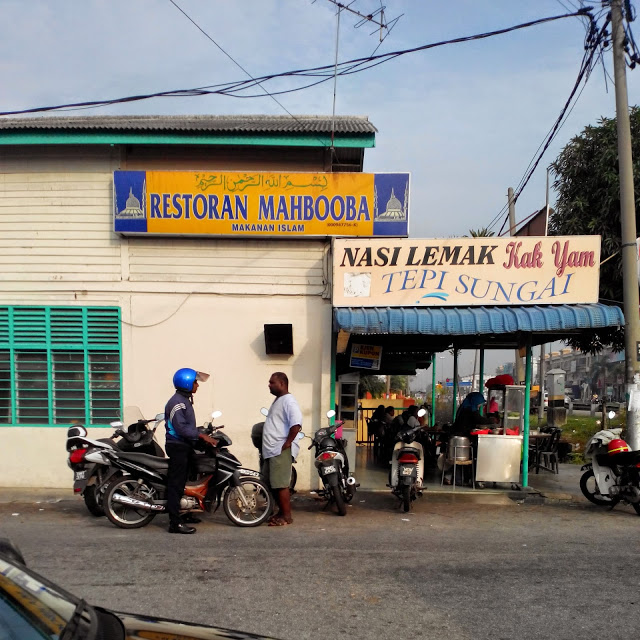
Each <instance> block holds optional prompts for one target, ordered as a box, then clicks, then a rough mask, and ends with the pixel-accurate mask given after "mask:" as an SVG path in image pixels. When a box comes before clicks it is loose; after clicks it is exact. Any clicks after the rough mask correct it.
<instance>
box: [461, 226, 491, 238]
mask: <svg viewBox="0 0 640 640" xmlns="http://www.w3.org/2000/svg"><path fill="white" fill-rule="evenodd" d="M469 235H470V236H471V237H472V238H491V237H493V236H495V235H496V234H495V233H494V232H493V231H489V229H487V227H482V229H469ZM464 237H465V238H466V237H467V236H464Z"/></svg>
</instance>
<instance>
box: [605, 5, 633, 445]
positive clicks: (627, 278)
mask: <svg viewBox="0 0 640 640" xmlns="http://www.w3.org/2000/svg"><path fill="white" fill-rule="evenodd" d="M622 2H623V0H611V27H612V39H613V71H614V80H615V86H616V123H617V128H618V166H619V171H620V223H621V227H622V234H621V239H622V247H621V249H622V284H623V291H624V320H625V327H624V347H625V365H626V367H625V371H626V377H625V378H626V379H625V382H626V395H627V434H626V436H627V441H628V442H629V446H630V447H631V449H633V450H637V449H640V411H639V410H638V405H639V404H640V403H638V382H640V362H638V355H639V354H640V314H639V301H638V254H637V248H636V207H635V196H634V192H633V159H632V157H631V126H630V123H629V98H628V96H627V76H626V61H625V53H624V46H625V34H624V26H623V22H622Z"/></svg>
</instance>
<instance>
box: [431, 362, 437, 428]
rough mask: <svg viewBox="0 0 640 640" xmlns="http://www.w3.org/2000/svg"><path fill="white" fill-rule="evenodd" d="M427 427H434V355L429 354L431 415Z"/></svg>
mask: <svg viewBox="0 0 640 640" xmlns="http://www.w3.org/2000/svg"><path fill="white" fill-rule="evenodd" d="M429 426H430V427H435V426H436V354H435V353H432V354H431V415H430V416H429Z"/></svg>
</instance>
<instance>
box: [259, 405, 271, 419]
mask: <svg viewBox="0 0 640 640" xmlns="http://www.w3.org/2000/svg"><path fill="white" fill-rule="evenodd" d="M260 413H261V414H262V415H263V416H264V417H265V418H266V417H267V416H268V415H269V409H267V408H266V407H262V408H261V409H260Z"/></svg>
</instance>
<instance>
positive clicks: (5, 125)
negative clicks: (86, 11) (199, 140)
mask: <svg viewBox="0 0 640 640" xmlns="http://www.w3.org/2000/svg"><path fill="white" fill-rule="evenodd" d="M333 123H334V118H332V117H331V116H267V115H254V116H201V115H192V116H189V115H185V116H67V117H61V116H47V117H38V118H0V131H1V130H23V131H24V130H34V129H49V130H58V131H59V130H65V129H70V130H74V131H82V130H109V131H209V132H221V133H222V132H235V133H260V132H268V133H330V132H331V131H332V125H333ZM335 132H336V133H349V134H359V133H362V134H371V133H376V132H377V129H376V128H375V127H374V126H373V124H371V122H369V118H368V117H367V116H336V117H335Z"/></svg>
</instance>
